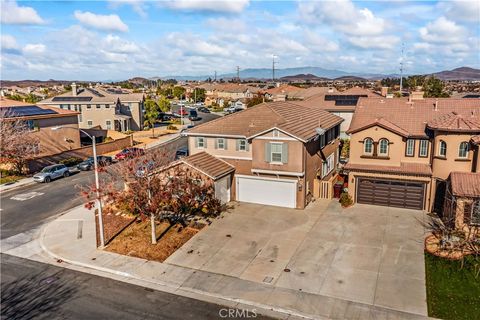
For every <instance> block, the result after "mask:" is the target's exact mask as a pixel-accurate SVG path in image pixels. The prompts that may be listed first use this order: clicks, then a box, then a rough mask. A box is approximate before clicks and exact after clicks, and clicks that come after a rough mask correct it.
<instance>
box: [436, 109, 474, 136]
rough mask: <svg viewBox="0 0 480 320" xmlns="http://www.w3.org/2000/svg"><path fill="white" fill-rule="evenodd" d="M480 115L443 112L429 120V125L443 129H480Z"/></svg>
mask: <svg viewBox="0 0 480 320" xmlns="http://www.w3.org/2000/svg"><path fill="white" fill-rule="evenodd" d="M475 120H480V117H468V116H467V117H464V116H463V115H461V114H458V113H456V112H451V113H447V114H442V115H441V116H439V117H437V118H435V119H433V120H432V121H429V122H428V123H427V127H429V128H431V129H437V130H443V131H473V132H476V131H480V122H477V121H475Z"/></svg>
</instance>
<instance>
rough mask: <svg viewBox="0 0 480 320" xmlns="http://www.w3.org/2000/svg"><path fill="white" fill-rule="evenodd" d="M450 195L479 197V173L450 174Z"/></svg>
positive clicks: (456, 172) (457, 172)
mask: <svg viewBox="0 0 480 320" xmlns="http://www.w3.org/2000/svg"><path fill="white" fill-rule="evenodd" d="M450 180H451V181H452V193H453V195H454V196H458V197H478V196H479V195H480V173H473V172H459V171H454V172H452V173H450Z"/></svg>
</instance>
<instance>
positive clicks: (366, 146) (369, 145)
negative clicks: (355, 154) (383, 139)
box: [363, 138, 373, 155]
mask: <svg viewBox="0 0 480 320" xmlns="http://www.w3.org/2000/svg"><path fill="white" fill-rule="evenodd" d="M363 153H364V154H368V155H371V154H373V140H372V139H371V138H366V139H365V140H363Z"/></svg>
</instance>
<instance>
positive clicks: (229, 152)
mask: <svg viewBox="0 0 480 320" xmlns="http://www.w3.org/2000/svg"><path fill="white" fill-rule="evenodd" d="M204 138H205V139H206V141H207V147H206V148H197V147H195V139H196V137H188V150H189V152H190V154H196V153H199V152H203V151H205V152H208V153H209V154H211V155H214V156H217V157H226V158H227V157H232V158H240V159H243V158H248V159H251V158H252V146H251V145H249V148H248V150H247V151H237V150H236V149H237V140H239V139H234V138H224V139H225V140H226V141H227V148H226V149H225V150H223V149H215V140H216V138H213V137H204Z"/></svg>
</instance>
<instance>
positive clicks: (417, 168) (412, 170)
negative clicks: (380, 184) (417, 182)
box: [344, 162, 432, 177]
mask: <svg viewBox="0 0 480 320" xmlns="http://www.w3.org/2000/svg"><path fill="white" fill-rule="evenodd" d="M344 169H345V170H350V171H360V172H376V173H390V174H407V175H418V176H428V177H429V176H431V175H432V168H431V167H430V165H428V164H423V163H413V162H412V163H411V162H402V163H400V166H379V165H370V164H352V163H347V164H346V165H345V167H344Z"/></svg>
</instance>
